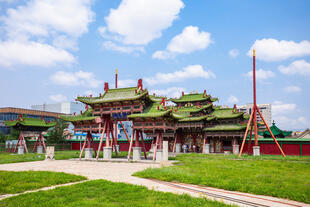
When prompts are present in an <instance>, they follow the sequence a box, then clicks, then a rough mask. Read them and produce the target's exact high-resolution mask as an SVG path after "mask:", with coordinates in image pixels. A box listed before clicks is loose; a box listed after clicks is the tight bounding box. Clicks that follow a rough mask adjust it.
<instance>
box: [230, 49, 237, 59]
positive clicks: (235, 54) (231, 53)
mask: <svg viewBox="0 0 310 207" xmlns="http://www.w3.org/2000/svg"><path fill="white" fill-rule="evenodd" d="M228 54H229V56H230V57H232V58H236V57H237V56H238V55H239V50H238V49H232V50H229V52H228Z"/></svg>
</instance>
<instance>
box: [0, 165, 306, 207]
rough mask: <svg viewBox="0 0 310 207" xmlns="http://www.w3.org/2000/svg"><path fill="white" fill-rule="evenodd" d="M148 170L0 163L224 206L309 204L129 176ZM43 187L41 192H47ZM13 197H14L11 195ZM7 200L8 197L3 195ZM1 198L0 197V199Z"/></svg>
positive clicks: (141, 167)
mask: <svg viewBox="0 0 310 207" xmlns="http://www.w3.org/2000/svg"><path fill="white" fill-rule="evenodd" d="M148 167H160V165H159V164H155V163H115V162H92V161H75V160H57V161H36V162H23V163H13V164H2V165H0V170H9V171H24V170H36V171H38V170H39V171H55V172H66V173H72V174H78V175H83V176H86V177H88V178H89V179H90V180H93V179H106V180H110V181H113V182H125V183H131V184H136V185H143V186H146V187H148V188H149V189H152V190H159V191H164V192H172V193H178V194H182V193H187V194H190V195H192V196H195V197H201V196H205V197H207V198H209V199H215V200H218V201H223V202H225V203H227V204H237V205H239V206H277V207H284V206H286V207H287V206H294V207H297V206H308V207H310V205H307V204H303V203H298V202H295V201H289V200H285V199H278V198H273V197H269V196H259V195H252V194H247V193H240V192H233V191H226V190H221V189H216V188H209V187H199V186H195V185H189V184H182V183H170V182H163V181H157V180H151V179H142V178H138V177H133V176H131V175H132V174H133V173H134V172H137V171H141V170H144V169H146V168H148ZM48 189H50V188H45V189H43V190H48ZM11 196H14V195H11ZM6 197H8V196H6ZM0 199H1V198H0Z"/></svg>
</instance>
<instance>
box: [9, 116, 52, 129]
mask: <svg viewBox="0 0 310 207" xmlns="http://www.w3.org/2000/svg"><path fill="white" fill-rule="evenodd" d="M4 123H5V125H7V126H10V127H19V126H24V127H39V128H50V127H53V126H55V125H56V122H46V121H45V120H41V119H35V118H28V117H19V118H18V119H17V120H13V121H5V122H4Z"/></svg>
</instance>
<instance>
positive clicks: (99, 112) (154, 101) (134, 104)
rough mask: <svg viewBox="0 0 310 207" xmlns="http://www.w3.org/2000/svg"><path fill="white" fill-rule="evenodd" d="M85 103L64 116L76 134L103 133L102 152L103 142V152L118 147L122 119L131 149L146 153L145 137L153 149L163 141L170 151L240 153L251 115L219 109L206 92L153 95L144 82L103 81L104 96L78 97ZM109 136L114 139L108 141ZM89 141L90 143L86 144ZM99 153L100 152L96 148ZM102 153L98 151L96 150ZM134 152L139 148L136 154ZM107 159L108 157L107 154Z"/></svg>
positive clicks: (157, 147)
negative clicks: (127, 124)
mask: <svg viewBox="0 0 310 207" xmlns="http://www.w3.org/2000/svg"><path fill="white" fill-rule="evenodd" d="M76 100H77V101H80V102H82V103H84V104H86V105H87V107H86V111H85V112H81V114H80V115H76V114H74V115H73V116H61V118H62V119H64V120H65V121H70V122H72V123H73V124H74V126H75V129H74V131H76V132H88V133H89V134H91V133H101V134H102V136H101V139H100V144H99V146H98V148H99V149H101V148H102V144H103V140H105V147H103V148H104V152H107V153H108V151H111V150H112V149H111V148H112V147H114V145H115V146H117V139H115V135H116V134H115V133H114V132H115V126H116V125H117V123H118V122H119V123H122V121H132V136H131V137H132V140H131V141H130V140H129V136H128V135H127V134H126V136H127V139H128V141H130V143H131V144H130V147H132V145H133V140H134V141H135V143H134V149H140V150H141V147H142V149H143V148H144V150H145V146H144V143H143V140H144V138H143V137H144V136H143V135H144V134H146V135H147V137H152V138H153V146H152V147H153V149H154V148H156V149H155V151H156V150H157V151H158V152H160V151H161V149H162V144H163V141H164V140H166V141H168V142H169V147H170V151H174V152H180V151H181V150H182V146H183V148H184V146H186V148H187V151H190V152H203V153H223V152H224V151H230V152H232V153H235V154H237V153H238V152H239V139H241V137H242V136H243V134H244V132H245V129H246V123H247V118H248V116H247V115H245V114H244V113H243V112H239V111H238V110H237V108H236V106H234V107H233V108H221V107H220V106H216V105H215V104H214V102H216V101H217V100H218V99H217V98H214V97H212V96H211V95H210V94H207V92H206V90H205V91H204V92H203V93H191V94H184V92H183V93H182V96H181V97H179V98H175V99H170V101H171V102H173V103H174V105H170V106H168V105H167V104H166V103H167V101H168V99H167V98H166V97H160V96H156V95H155V94H152V95H150V94H149V92H148V90H147V89H144V88H143V84H142V79H139V80H138V84H137V87H129V88H116V89H109V85H108V83H105V87H104V93H103V94H100V95H99V96H98V97H93V96H92V95H90V96H88V97H77V99H76ZM110 136H111V140H110ZM86 142H88V141H86ZM94 150H96V149H94ZM98 152H99V150H98ZM134 152H135V150H134ZM107 156H110V155H108V154H107Z"/></svg>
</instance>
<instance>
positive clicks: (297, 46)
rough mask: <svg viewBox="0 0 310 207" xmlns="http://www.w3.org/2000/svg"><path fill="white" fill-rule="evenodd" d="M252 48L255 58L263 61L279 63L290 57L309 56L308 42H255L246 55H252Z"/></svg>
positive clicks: (309, 44) (264, 40) (274, 40)
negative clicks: (254, 51)
mask: <svg viewBox="0 0 310 207" xmlns="http://www.w3.org/2000/svg"><path fill="white" fill-rule="evenodd" d="M253 48H254V49H255V50H256V54H255V55H256V58H257V59H260V60H264V61H281V60H285V59H288V58H292V57H302V56H306V55H310V42H309V41H307V40H304V41H301V42H299V43H298V42H294V41H286V40H281V41H279V40H276V39H271V38H270V39H265V38H264V39H261V40H256V41H255V43H254V44H253V45H252V47H251V49H250V50H249V51H248V53H247V55H248V56H251V57H252V55H253V52H252V50H253Z"/></svg>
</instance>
